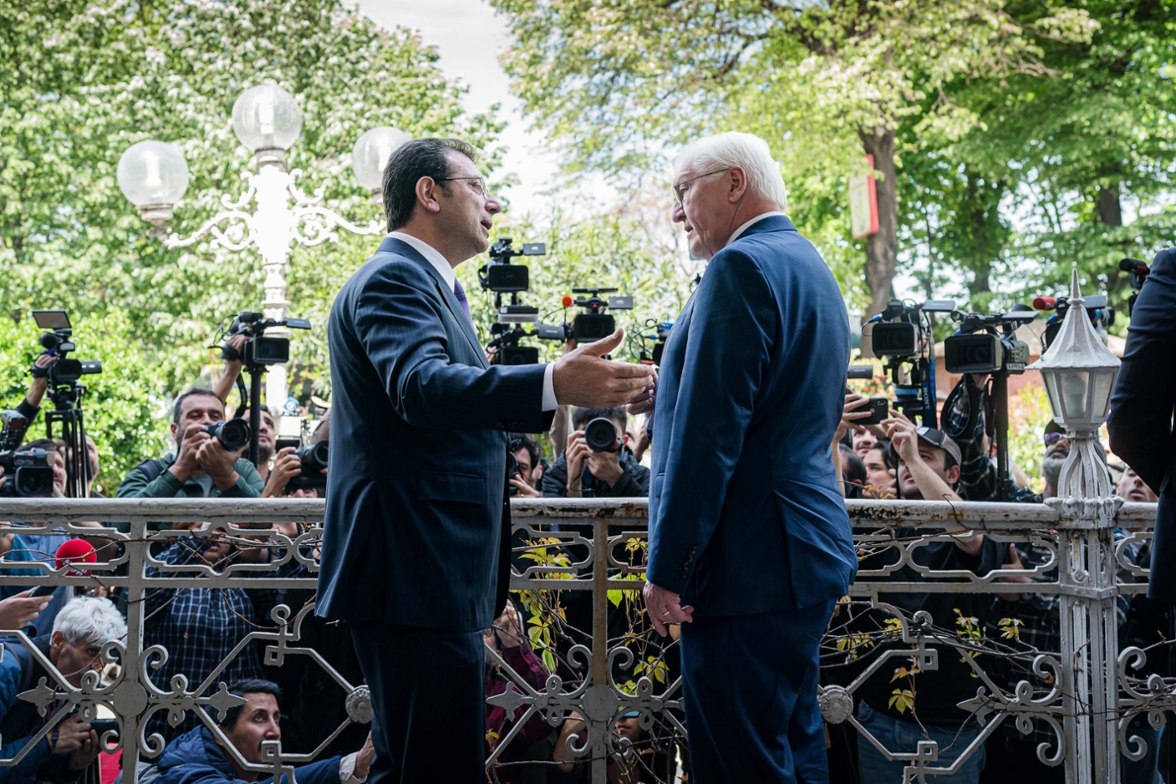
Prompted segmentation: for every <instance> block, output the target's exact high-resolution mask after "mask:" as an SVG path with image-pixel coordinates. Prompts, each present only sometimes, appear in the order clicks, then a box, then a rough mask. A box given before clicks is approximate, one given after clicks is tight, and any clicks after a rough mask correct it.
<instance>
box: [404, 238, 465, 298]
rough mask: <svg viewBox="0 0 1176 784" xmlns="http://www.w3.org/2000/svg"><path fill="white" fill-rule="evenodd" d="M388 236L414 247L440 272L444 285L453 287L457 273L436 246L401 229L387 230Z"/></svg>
mask: <svg viewBox="0 0 1176 784" xmlns="http://www.w3.org/2000/svg"><path fill="white" fill-rule="evenodd" d="M388 236H389V237H391V238H392V239H394V240H400V241H401V242H406V243H408V244H409V245H411V246H412V247H413V248H414V249H416V251H417V253H420V254H421V255H422V256H424V257H425V260H426V261H428V262H429V263H430V264H432V265H433V268H434V269H436V270H437V272H439V273H440V274H441V277H442V279H444V281H445V283H446V285H448V286H449V288H450V289H451V290H452V289H453V284H454V283H456V282H457V275H456V274H455V273H454V271H453V267H451V266H449V262H448V261H446V260H445V257H444V256H442V255H441V253H440V252H439V251H438V250H437V249H436V248H434V247H433V246H432V245H430V244H429V243H427V242H425V241H424V240H422V239H419V238H417V237H414V236H412V235H411V234H405V233H404V232H403V231H390V232H388Z"/></svg>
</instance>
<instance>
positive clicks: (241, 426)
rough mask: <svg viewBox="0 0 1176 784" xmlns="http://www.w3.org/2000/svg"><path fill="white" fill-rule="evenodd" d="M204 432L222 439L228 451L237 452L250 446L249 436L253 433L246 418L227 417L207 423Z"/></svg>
mask: <svg viewBox="0 0 1176 784" xmlns="http://www.w3.org/2000/svg"><path fill="white" fill-rule="evenodd" d="M204 432H205V433H208V435H209V436H210V437H211V438H215V439H216V440H217V441H220V445H221V446H223V447H224V448H225V451H226V452H236V451H237V450H238V449H244V448H245V447H247V446H249V436H251V435H252V434H253V433H252V431H251V430H250V429H249V425H248V424H247V423H246V422H245V420H244V419H225V420H222V421H220V422H213V423H211V424H209V425H205V427H204Z"/></svg>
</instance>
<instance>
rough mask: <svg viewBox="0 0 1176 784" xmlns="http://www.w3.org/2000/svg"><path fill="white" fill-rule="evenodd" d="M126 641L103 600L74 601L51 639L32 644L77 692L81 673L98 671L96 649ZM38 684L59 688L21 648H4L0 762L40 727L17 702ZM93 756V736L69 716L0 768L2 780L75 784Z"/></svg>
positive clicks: (41, 721) (34, 712) (123, 627)
mask: <svg viewBox="0 0 1176 784" xmlns="http://www.w3.org/2000/svg"><path fill="white" fill-rule="evenodd" d="M126 636H127V622H126V621H125V620H123V617H122V615H120V614H119V612H118V610H117V609H116V608H115V606H114V604H112V603H111V601H110V600H109V599H96V598H94V597H90V596H79V597H77V598H76V599H74V600H73V601H71V602H69V604H67V605H65V607H63V608H62V610H61V612H59V613H58V614H57V618H55V619H54V621H53V633H52V634H51V635H45V636H43V637H37V638H35V639H34V640H33V644H34V645H35V646H36V647H37V648H38V649H39V650H40V651H41V652H42V653H44V654H45V655H46V656H48V657H49V661H50V662H52V664H53V667H54V669H56V670H57V671H58V672H59V673H61V675H62V677H64V678H65V680H66V682H67V683H68V685H69V686H73V687H74V688H77V687H80V686H81V684H82V676H84V675H85V674H86V673H87V672H91V671H94V670H98V669H101V667H102V664H103V662H102V656H101V654H102V647H103V646H104V645H106V643H108V642H114V641H116V640H122V639H124V638H125V637H126ZM41 678H45V680H46V681H47V682H48V683H50V684H51V685H53V686H54V688H56V689H58V690H61V689H63V688H64V685H63V684H60V683H58V681H57V679H56V678H55V677H53V676H51V675H50V674H49V673H48V672H47V671H46V670H45V668H44V667H43V666H42V665H41V663H40V662H39V661H38V660H37V659H36V658H34V657H33V655H32V653H30V652H29V650H28V649H27V648H25V647H24V646H23V645H21V644H20V643H17V642H8V643H5V644H4V647H3V659H2V660H0V740H2V744H0V758H3V759H11V758H13V757H14V756H16V754H17V753H19V752H20V750H21V749H23V748H24V747H25V746H27V745H28V744H29V741H30V740H31V738H32V736H33V735H36V734H37V732H39V731H40V730H41V728H42V727H43V726H45V717H44V716H41V715H40V714H39V713H38V708H37V706H35V705H34V704H33V703H31V702H25V701H24V700H21V699H19V698H18V697H17V695H19V694H21V693H22V692H26V691H28V690H29V689H31V688H33V687H34V685H35V684H36V683H38V682H39V681H40V679H41ZM99 751H100V748H99V745H98V733H96V732H95V731H94V730H93V729H91V728H90V724H89V722H86V721H83V720H82V717H81V714H78V713H75V714H73V715H72V716H70V717H69V718H66V719H65V720H64V721H61V722H60V723H58V724H57V725H56V726H55V727H54V729H53V731H52V732H50V733H49V734H48V736H46V737H45V738H43V739H41V740H39V741H37V743H36V744H34V745H33V748H32V750H31V751H30V752H29V753H28V755H27V756H25V757H24V758H23V759H22V760H21V761H20V762H18V763H17V764H15V765H13V766H12V767H11V768H5V769H4V770H5V771H6V775H5V776H4V778H6V779H7V780H8V781H11V782H18V783H19V784H26V782H27V784H33V782H38V781H51V782H68V781H75V780H77V779H78V778H80V777H81V775H82V771H84V770H86V769H87V768H88V767H89V766H90V765H91V764H93V762H94V760H95V759H97V758H98V752H99Z"/></svg>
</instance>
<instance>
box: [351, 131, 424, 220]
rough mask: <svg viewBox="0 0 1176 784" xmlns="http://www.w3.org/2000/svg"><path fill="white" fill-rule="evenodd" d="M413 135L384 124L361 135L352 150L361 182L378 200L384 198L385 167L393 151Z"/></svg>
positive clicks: (352, 157)
mask: <svg viewBox="0 0 1176 784" xmlns="http://www.w3.org/2000/svg"><path fill="white" fill-rule="evenodd" d="M411 138H412V137H411V136H409V135H408V134H407V133H405V132H404V131H401V130H397V129H396V128H389V127H388V126H386V125H382V126H380V127H379V128H372V129H371V130H370V131H368V132H367V133H365V134H364V135H363V136H360V137H359V141H357V142H356V143H355V148H354V149H353V150H352V151H351V168H352V169H354V170H355V178H356V179H357V180H359V184H360V185H362V186H363V187H364V188H366V189H367V190H369V191H371V193H372V195H373V196H375V197H376V199H377V201H379V200H382V197H383V192H382V191H383V186H384V167H385V166H387V165H388V159H389V158H391V157H392V153H394V152H396V150H397V149H399V148H400V145H402V144H404V143H405V142H407V141H408V140H410V139H411Z"/></svg>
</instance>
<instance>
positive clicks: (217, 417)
mask: <svg viewBox="0 0 1176 784" xmlns="http://www.w3.org/2000/svg"><path fill="white" fill-rule="evenodd" d="M224 419H225V403H224V400H222V399H221V398H220V397H218V396H217V395H216V393H215V392H213V391H212V390H208V389H192V390H189V391H188V392H185V393H184V394H182V395H180V397H179V398H178V399H177V400H176V404H175V408H174V409H173V411H172V424H171V434H172V438H174V439H175V440H176V454H175V455H171V454H168V455H164V456H163V457H159V458H155V459H153V460H147V461H144V462H143V463H140V464H139V465H138V466H136V467H135V468H133V469H131V472H130V473H128V474H127V475H126V478H124V479H123V481H122V484H120V485H119V487H118V494H117V495H118V497H119V498H175V497H188V498H217V497H220V496H224V497H226V498H257V497H258V496H260V495H261V491H262V490H263V489H264V487H265V483H264V482H263V481H262V479H261V477H260V476H259V475H258V473H257V469H255V468H254V467H253V464H252V463H250V462H249V461H248V460H246V459H244V458H239V457H237V456H236V455H237V454H238V453H237V452H229V451H227V450H226V449H225V448H224V446H222V445H221V443H220V441H218V440H217V439H215V438H212V437H211V436H209V435H208V433H207V432H205V428H207V427H208V426H209V425H211V424H214V423H216V422H223V421H224Z"/></svg>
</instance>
